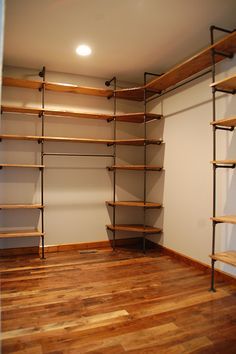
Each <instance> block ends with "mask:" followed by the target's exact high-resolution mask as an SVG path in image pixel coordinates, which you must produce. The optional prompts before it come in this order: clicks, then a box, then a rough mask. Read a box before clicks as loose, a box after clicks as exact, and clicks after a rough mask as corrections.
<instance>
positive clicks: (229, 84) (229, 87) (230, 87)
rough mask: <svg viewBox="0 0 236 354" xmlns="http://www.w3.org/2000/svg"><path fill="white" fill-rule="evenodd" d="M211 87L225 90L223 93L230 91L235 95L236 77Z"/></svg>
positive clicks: (214, 83) (215, 83)
mask: <svg viewBox="0 0 236 354" xmlns="http://www.w3.org/2000/svg"><path fill="white" fill-rule="evenodd" d="M210 86H211V87H215V88H216V89H217V90H223V91H228V92H229V93H235V92H236V75H233V76H230V77H228V78H227V79H224V80H220V81H217V82H213V84H211V85H210Z"/></svg>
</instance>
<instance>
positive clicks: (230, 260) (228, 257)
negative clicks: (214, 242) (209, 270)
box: [210, 251, 236, 266]
mask: <svg viewBox="0 0 236 354" xmlns="http://www.w3.org/2000/svg"><path fill="white" fill-rule="evenodd" d="M210 257H211V258H212V259H214V260H215V261H220V262H224V263H227V264H230V265H232V266H236V251H227V252H219V253H215V254H213V255H211V256H210Z"/></svg>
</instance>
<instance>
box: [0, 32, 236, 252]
mask: <svg viewBox="0 0 236 354" xmlns="http://www.w3.org/2000/svg"><path fill="white" fill-rule="evenodd" d="M235 51H236V32H232V33H228V34H227V35H226V36H225V37H224V38H223V39H220V40H219V41H217V42H216V43H212V44H211V46H209V47H208V48H206V49H204V50H203V51H201V52H200V53H198V54H196V55H194V56H193V57H191V58H190V59H188V60H186V61H184V62H183V63H181V64H179V65H177V66H175V67H174V68H173V69H171V70H169V71H167V72H166V73H164V74H163V75H161V76H160V75H158V76H155V78H154V79H153V80H151V81H150V82H148V83H147V82H146V77H144V85H143V86H140V87H133V88H127V89H117V87H116V80H114V83H115V85H114V89H109V88H108V89H103V88H92V87H83V86H78V85H73V84H64V83H57V82H48V81H46V80H45V69H43V70H42V71H41V72H40V77H41V80H38V81H37V80H25V79H18V78H11V77H5V78H3V85H4V86H13V87H18V88H28V89H35V90H41V92H42V104H41V107H37V108H35V107H13V106H6V105H3V106H2V107H1V111H2V113H10V112H14V113H19V114H25V115H26V116H27V114H30V115H36V116H39V117H40V118H41V121H42V134H41V135H40V136H16V135H15V136H13V135H4V134H2V135H1V137H0V139H12V140H33V141H38V142H39V143H40V146H41V161H40V163H39V164H17V163H15V164H8V163H1V164H0V169H2V168H13V169H15V168H33V169H35V168H36V169H39V170H40V173H41V203H40V204H39V208H38V209H39V210H40V211H41V213H42V227H41V231H38V230H36V231H34V230H33V231H32V230H31V231H32V232H33V233H34V232H35V233H38V234H37V235H39V236H41V239H42V255H43V257H44V192H43V185H44V172H43V171H44V167H45V164H44V157H45V156H47V155H66V156H67V155H68V154H63V153H52V154H50V153H45V152H44V144H45V143H46V142H47V141H55V142H56V141H60V142H62V141H65V142H68V141H71V142H74V143H94V144H97V143H98V144H106V145H108V146H112V147H113V153H112V154H106V155H105V154H104V155H96V154H87V155H86V154H84V155H82V154H71V156H102V157H103V156H104V157H105V156H106V157H111V158H113V164H111V166H110V167H109V170H111V171H112V172H113V174H114V186H113V200H112V201H110V202H107V203H108V205H109V206H111V207H112V208H113V223H112V225H108V228H110V229H113V232H114V233H115V231H116V230H115V229H117V228H119V229H120V230H121V228H122V226H121V225H116V223H115V213H116V207H119V208H120V207H139V208H143V210H144V219H143V224H142V225H135V226H134V225H125V226H124V225H123V227H125V228H126V229H129V231H133V230H134V228H136V231H137V232H141V233H142V235H143V236H144V237H143V239H144V250H145V237H146V234H147V233H153V232H155V233H158V232H160V231H161V230H160V229H158V228H155V230H154V228H152V227H149V226H148V225H146V210H147V209H149V208H160V207H161V204H160V203H158V202H150V201H147V200H146V174H147V172H149V171H162V169H163V168H162V166H156V165H147V163H146V162H147V156H146V154H147V150H146V149H147V145H148V144H155V145H159V144H161V143H162V140H161V139H148V138H147V134H146V123H147V122H148V121H151V120H158V119H160V118H161V115H158V114H152V113H149V112H147V107H146V106H147V103H148V102H150V101H151V100H153V99H156V98H158V97H160V96H162V95H163V94H166V93H168V92H169V91H171V90H174V89H176V88H178V87H180V86H182V85H184V84H186V83H187V82H190V81H192V80H195V79H196V78H197V77H200V76H202V75H205V74H206V73H208V72H209V68H211V67H212V53H213V52H214V65H215V64H216V63H217V62H220V61H221V60H223V59H225V56H224V54H225V53H230V54H232V53H235ZM207 70H208V71H207ZM198 73H200V74H199V75H198V76H196V74H198ZM146 74H148V73H146ZM111 81H112V80H111ZM111 81H110V82H111ZM216 84H219V83H215V87H213V89H216V90H217V87H216ZM222 84H223V83H222V82H221V85H222ZM224 84H225V83H224ZM229 85H230V86H229ZM232 85H234V78H231V80H230V81H229V82H228V87H227V88H226V90H231V91H232V90H235V88H234V87H232ZM218 89H219V86H218ZM223 89H225V88H223ZM46 91H54V92H58V93H60V92H62V93H74V94H83V95H92V96H98V97H104V98H108V99H109V98H113V99H114V113H113V114H96V113H93V112H78V111H65V110H56V109H46V108H45V104H44V96H45V92H46ZM231 93H233V92H231ZM234 93H235V92H234ZM117 99H127V100H134V101H142V102H144V111H143V112H139V113H126V114H117V110H116V100H117ZM47 116H55V117H58V118H60V117H67V118H74V119H95V120H106V121H107V122H113V124H114V129H113V131H114V137H113V139H84V138H67V137H47V136H45V134H44V122H45V118H46V117H47ZM235 120H236V118H234V117H231V118H229V119H227V122H226V120H224V122H222V120H221V122H220V121H219V124H218V125H219V126H222V124H224V123H225V126H227V127H229V128H230V129H232V126H235ZM117 122H127V123H140V124H143V125H144V137H143V138H142V139H119V140H118V139H116V124H117ZM232 122H234V123H232ZM213 127H215V122H214V124H213ZM222 127H223V126H222ZM117 145H134V146H143V147H144V163H143V164H142V165H120V164H117V163H116V147H117ZM221 164H223V165H225V164H226V165H227V164H229V166H230V167H234V165H235V161H224V162H223V163H222V161H220V162H219V161H218V160H216V158H215V157H214V158H213V166H215V167H220V165H221ZM117 170H129V171H143V173H144V190H143V195H144V198H143V200H141V201H117V200H116V197H115V193H114V192H115V184H116V171H117ZM3 206H4V208H5V209H7V206H6V205H3ZM36 206H38V204H37V205H31V206H30V205H28V206H27V207H26V205H25V207H24V205H23V204H18V205H15V206H13V205H12V207H10V206H9V207H8V209H11V208H12V209H14V208H16V209H17V208H19V209H20V208H22V209H27V208H30V207H32V208H36ZM4 208H1V209H4ZM36 209H37V208H36ZM122 231H127V230H124V229H123V228H122ZM27 232H28V234H29V236H30V235H31V234H32V233H31V232H30V231H27ZM12 234H14V233H9V237H13V236H10V235H12ZM16 234H17V236H16V237H21V236H20V235H22V231H19V233H18V232H16ZM1 235H3V233H1V234H0V237H3V236H1ZM113 235H114V234H113ZM5 237H7V234H5V233H4V238H5Z"/></svg>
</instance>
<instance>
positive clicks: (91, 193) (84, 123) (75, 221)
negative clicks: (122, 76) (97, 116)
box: [0, 67, 156, 247]
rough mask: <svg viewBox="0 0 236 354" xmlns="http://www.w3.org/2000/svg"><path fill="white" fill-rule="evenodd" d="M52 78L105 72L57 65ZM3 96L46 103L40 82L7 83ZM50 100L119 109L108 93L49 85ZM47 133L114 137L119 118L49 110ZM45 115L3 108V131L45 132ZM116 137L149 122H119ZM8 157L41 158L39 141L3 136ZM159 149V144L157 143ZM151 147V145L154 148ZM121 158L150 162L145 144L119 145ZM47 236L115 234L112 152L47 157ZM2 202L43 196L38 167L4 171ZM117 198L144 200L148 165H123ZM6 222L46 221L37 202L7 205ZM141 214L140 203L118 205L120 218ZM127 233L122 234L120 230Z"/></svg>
mask: <svg viewBox="0 0 236 354" xmlns="http://www.w3.org/2000/svg"><path fill="white" fill-rule="evenodd" d="M4 75H5V76H12V77H21V78H25V79H37V80H38V79H39V78H38V76H37V72H35V71H31V70H27V69H19V68H14V67H6V68H4ZM46 79H47V80H49V81H56V82H64V83H72V84H80V85H85V86H93V87H105V86H104V80H98V79H94V78H89V77H78V76H74V75H64V74H58V73H53V72H51V73H47V74H46ZM3 103H4V104H8V105H13V106H14V105H17V106H24V107H32V106H33V107H39V106H40V103H41V93H40V92H38V91H36V90H29V89H17V88H13V87H4V89H3ZM45 107H46V108H57V109H63V110H66V109H68V110H78V111H82V112H96V113H112V112H113V102H112V100H107V99H105V98H99V97H92V96H85V95H76V94H63V93H60V94H58V93H55V92H46V97H45ZM142 108H143V105H142V104H139V103H135V104H134V103H130V102H128V101H123V100H122V101H120V102H119V103H118V111H119V112H133V111H134V112H135V111H136V112H138V111H140V110H141V109H142ZM45 121H46V123H45V135H48V136H65V137H66V136H68V137H87V138H112V137H113V128H112V124H113V123H107V122H106V121H105V122H104V121H96V120H78V119H71V118H69V119H68V118H61V117H60V118H58V117H46V119H45ZM40 126H41V123H40V119H39V118H37V117H35V116H30V115H21V114H7V113H3V114H2V133H4V134H21V135H27V134H29V135H30V134H31V135H37V134H38V135H40V134H41V128H40ZM117 128H118V130H117V138H128V137H139V136H140V137H142V136H143V125H142V124H141V125H140V124H138V125H137V124H132V123H130V124H125V123H117ZM1 147H2V152H3V155H2V161H3V162H8V163H16V162H19V163H39V162H40V153H39V152H40V145H38V143H37V142H27V141H7V140H3V141H2V143H1ZM153 148H154V149H155V148H156V147H153ZM112 149H113V148H112V147H107V146H101V145H93V144H92V145H89V144H73V143H63V144H62V143H45V151H47V152H58V151H59V152H77V153H112ZM151 149H152V148H151ZM117 155H118V156H119V157H118V159H117V162H118V163H119V161H120V162H123V163H143V148H142V147H127V146H119V147H117ZM44 162H45V165H46V169H45V186H44V191H45V193H44V195H45V205H46V207H45V232H46V237H45V243H46V245H55V244H64V243H78V242H89V241H97V240H105V239H108V238H109V237H110V236H111V235H110V234H109V233H108V232H107V231H106V228H105V224H109V223H111V216H112V210H111V208H108V207H107V206H106V205H105V201H106V200H112V191H113V188H112V173H111V172H108V171H107V169H106V167H107V166H109V165H111V164H112V159H111V158H94V157H89V158H87V157H55V156H53V157H45V161H44ZM0 178H1V182H2V186H3V193H2V203H33V202H40V172H39V171H38V170H36V171H32V170H22V169H21V170H20V169H18V170H16V169H15V170H14V169H3V170H2V171H1V174H0ZM116 191H117V198H118V199H120V200H139V199H142V193H143V173H142V172H137V173H135V172H132V171H131V172H127V171H120V172H119V173H117V188H116ZM1 213H2V215H3V221H2V224H1V228H2V229H3V230H7V229H14V228H15V227H17V228H18V229H19V228H20V229H28V228H32V227H35V226H37V225H38V226H39V228H40V212H39V211H38V210H27V211H26V210H14V211H13V210H12V211H1ZM137 220H139V221H140V222H142V212H141V211H140V210H131V209H130V208H129V209H128V210H121V209H119V210H118V214H117V222H126V223H135V222H137ZM120 236H121V235H118V237H120ZM35 243H36V244H37V243H38V238H36V239H26V238H25V239H8V240H7V239H6V240H2V241H1V247H17V246H31V245H34V244H35Z"/></svg>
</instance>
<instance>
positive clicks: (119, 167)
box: [108, 165, 163, 171]
mask: <svg viewBox="0 0 236 354" xmlns="http://www.w3.org/2000/svg"><path fill="white" fill-rule="evenodd" d="M108 169H109V170H110V171H113V170H115V169H116V170H130V171H144V170H146V171H161V170H162V169H163V167H160V166H156V165H146V166H144V165H114V166H110V167H108Z"/></svg>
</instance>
